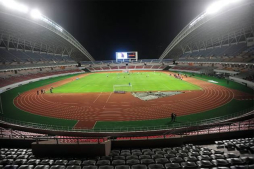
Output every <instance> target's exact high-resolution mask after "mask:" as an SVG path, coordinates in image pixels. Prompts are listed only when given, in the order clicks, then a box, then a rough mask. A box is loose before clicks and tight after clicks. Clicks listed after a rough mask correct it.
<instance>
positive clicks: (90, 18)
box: [19, 0, 215, 60]
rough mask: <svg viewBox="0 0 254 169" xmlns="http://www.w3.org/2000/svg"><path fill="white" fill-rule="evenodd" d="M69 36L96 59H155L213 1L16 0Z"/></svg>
mask: <svg viewBox="0 0 254 169" xmlns="http://www.w3.org/2000/svg"><path fill="white" fill-rule="evenodd" d="M19 1H20V2H23V3H24V4H26V5H28V6H29V7H30V8H37V9H39V10H40V11H41V12H42V13H43V15H46V16H47V17H49V18H51V19H52V20H54V21H55V22H56V23H58V24H59V25H61V26H62V27H63V28H64V29H66V30H67V31H68V32H69V33H71V34H72V35H73V36H74V37H75V38H76V39H77V40H78V41H79V42H80V43H81V44H82V45H83V46H84V47H85V48H86V49H87V50H88V52H89V53H90V54H91V55H92V56H93V57H94V58H95V59H96V60H109V59H110V60H113V59H115V52H117V51H138V53H139V59H150V58H153V59H155V58H159V56H160V55H161V54H162V52H163V51H164V50H165V48H166V47H167V45H168V44H169V43H170V42H171V41H172V40H173V38H174V37H175V36H176V35H177V34H178V33H179V32H180V31H181V30H182V28H184V26H186V25H187V24H188V23H189V22H190V21H191V20H192V19H194V18H195V17H196V16H197V15H198V14H200V13H201V12H203V11H205V9H206V8H207V6H208V5H209V4H211V3H212V2H214V1H215V0H167V1H166V0H154V1H151V0H143V1H134V0H132V1H124V0H118V1H110V0H101V1H99V0H19Z"/></svg>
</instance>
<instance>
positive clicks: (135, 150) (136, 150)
mask: <svg viewBox="0 0 254 169" xmlns="http://www.w3.org/2000/svg"><path fill="white" fill-rule="evenodd" d="M131 152H132V153H133V152H141V150H140V149H133V150H131Z"/></svg>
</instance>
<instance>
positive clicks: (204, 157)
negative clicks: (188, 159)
mask: <svg viewBox="0 0 254 169" xmlns="http://www.w3.org/2000/svg"><path fill="white" fill-rule="evenodd" d="M198 159H199V160H200V161H201V160H211V157H210V156H208V155H201V156H198Z"/></svg>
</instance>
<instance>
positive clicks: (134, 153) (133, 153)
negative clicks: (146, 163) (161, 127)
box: [132, 152, 142, 156]
mask: <svg viewBox="0 0 254 169" xmlns="http://www.w3.org/2000/svg"><path fill="white" fill-rule="evenodd" d="M132 155H137V156H139V155H142V153H141V152H132Z"/></svg>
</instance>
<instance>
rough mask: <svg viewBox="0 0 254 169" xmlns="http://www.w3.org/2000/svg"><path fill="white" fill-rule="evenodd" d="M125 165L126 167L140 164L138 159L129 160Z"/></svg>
mask: <svg viewBox="0 0 254 169" xmlns="http://www.w3.org/2000/svg"><path fill="white" fill-rule="evenodd" d="M126 164H128V165H135V164H140V161H139V160H138V159H131V160H127V161H126Z"/></svg>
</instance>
